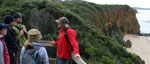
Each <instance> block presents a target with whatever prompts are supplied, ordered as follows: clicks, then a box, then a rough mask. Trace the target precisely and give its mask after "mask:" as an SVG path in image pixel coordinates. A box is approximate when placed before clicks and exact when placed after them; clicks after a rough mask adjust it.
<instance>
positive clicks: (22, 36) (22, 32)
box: [13, 13, 27, 48]
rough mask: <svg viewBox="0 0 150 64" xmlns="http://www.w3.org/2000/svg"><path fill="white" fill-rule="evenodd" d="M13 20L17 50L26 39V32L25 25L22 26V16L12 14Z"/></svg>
mask: <svg viewBox="0 0 150 64" xmlns="http://www.w3.org/2000/svg"><path fill="white" fill-rule="evenodd" d="M14 18H15V26H14V27H13V28H14V30H15V31H16V35H17V41H18V46H19V48H22V47H23V45H24V42H25V41H26V39H27V38H26V36H27V30H26V27H25V25H23V24H22V15H21V14H20V13H16V14H14Z"/></svg>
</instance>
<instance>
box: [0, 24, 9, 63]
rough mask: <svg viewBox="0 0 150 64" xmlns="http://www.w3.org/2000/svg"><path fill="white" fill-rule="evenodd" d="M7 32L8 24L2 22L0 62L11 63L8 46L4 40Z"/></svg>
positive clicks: (0, 26)
mask: <svg viewBox="0 0 150 64" xmlns="http://www.w3.org/2000/svg"><path fill="white" fill-rule="evenodd" d="M6 34H7V26H6V25H4V24H0V64H10V59H9V54H8V50H7V46H6V44H5V41H4V36H5V35H6Z"/></svg>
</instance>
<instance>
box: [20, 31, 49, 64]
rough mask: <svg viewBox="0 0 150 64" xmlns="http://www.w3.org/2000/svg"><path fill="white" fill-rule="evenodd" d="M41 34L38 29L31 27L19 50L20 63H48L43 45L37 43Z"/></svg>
mask: <svg viewBox="0 0 150 64" xmlns="http://www.w3.org/2000/svg"><path fill="white" fill-rule="evenodd" d="M41 38H42V35H41V33H40V31H39V30H37V29H31V30H29V32H28V40H27V41H26V42H25V44H24V47H23V48H22V50H21V55H20V64H49V61H48V55H47V51H46V49H45V47H43V45H41V44H39V42H40V40H41Z"/></svg>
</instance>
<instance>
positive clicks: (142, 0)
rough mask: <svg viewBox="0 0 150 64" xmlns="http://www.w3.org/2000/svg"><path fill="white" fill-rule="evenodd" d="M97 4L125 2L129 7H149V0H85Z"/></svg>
mask: <svg viewBox="0 0 150 64" xmlns="http://www.w3.org/2000/svg"><path fill="white" fill-rule="evenodd" d="M85 1H89V2H94V3H97V4H127V5H129V6H131V7H142V8H150V0H85Z"/></svg>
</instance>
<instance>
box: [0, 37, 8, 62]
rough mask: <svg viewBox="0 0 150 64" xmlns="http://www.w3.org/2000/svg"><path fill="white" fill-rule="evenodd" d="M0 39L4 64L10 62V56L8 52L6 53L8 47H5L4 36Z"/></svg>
mask: <svg viewBox="0 0 150 64" xmlns="http://www.w3.org/2000/svg"><path fill="white" fill-rule="evenodd" d="M0 41H1V42H2V43H3V44H4V53H3V55H4V63H5V64H10V58H9V54H8V49H7V46H6V44H5V42H4V38H1V39H0Z"/></svg>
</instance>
